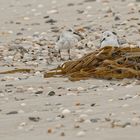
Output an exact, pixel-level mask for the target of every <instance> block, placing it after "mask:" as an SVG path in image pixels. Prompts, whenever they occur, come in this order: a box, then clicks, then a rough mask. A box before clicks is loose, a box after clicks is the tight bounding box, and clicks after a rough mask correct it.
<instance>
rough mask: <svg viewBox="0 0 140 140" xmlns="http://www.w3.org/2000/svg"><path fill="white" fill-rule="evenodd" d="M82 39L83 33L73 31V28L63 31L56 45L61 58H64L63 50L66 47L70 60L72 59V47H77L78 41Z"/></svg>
mask: <svg viewBox="0 0 140 140" xmlns="http://www.w3.org/2000/svg"><path fill="white" fill-rule="evenodd" d="M81 39H83V37H82V35H80V34H79V33H77V32H75V31H73V30H72V29H69V30H66V31H64V32H62V34H61V35H60V36H59V37H58V39H57V42H56V45H55V49H56V50H58V52H59V55H60V58H61V59H63V58H62V56H61V51H62V50H64V49H65V50H67V52H68V56H69V60H70V59H71V55H70V49H71V48H73V47H75V46H76V45H77V43H78V41H80V40H81Z"/></svg>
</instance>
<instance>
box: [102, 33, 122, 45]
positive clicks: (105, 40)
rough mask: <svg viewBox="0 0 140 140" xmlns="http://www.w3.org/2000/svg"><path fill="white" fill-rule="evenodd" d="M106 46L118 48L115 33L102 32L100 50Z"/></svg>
mask: <svg viewBox="0 0 140 140" xmlns="http://www.w3.org/2000/svg"><path fill="white" fill-rule="evenodd" d="M106 46H112V47H119V42H118V37H117V34H116V33H115V32H111V31H105V32H103V34H102V39H101V48H103V47H106Z"/></svg>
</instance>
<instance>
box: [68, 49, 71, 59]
mask: <svg viewBox="0 0 140 140" xmlns="http://www.w3.org/2000/svg"><path fill="white" fill-rule="evenodd" d="M68 55H69V60H71V57H70V49H68Z"/></svg>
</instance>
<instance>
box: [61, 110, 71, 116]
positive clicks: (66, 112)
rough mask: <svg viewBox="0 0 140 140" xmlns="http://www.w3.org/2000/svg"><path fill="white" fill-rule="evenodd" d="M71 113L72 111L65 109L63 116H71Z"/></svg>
mask: <svg viewBox="0 0 140 140" xmlns="http://www.w3.org/2000/svg"><path fill="white" fill-rule="evenodd" d="M70 113H71V111H70V110H69V109H64V110H63V111H62V114H63V115H69V114H70Z"/></svg>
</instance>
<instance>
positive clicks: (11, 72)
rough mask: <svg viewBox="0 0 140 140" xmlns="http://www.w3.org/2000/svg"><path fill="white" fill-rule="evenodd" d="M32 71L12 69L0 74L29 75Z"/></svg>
mask: <svg viewBox="0 0 140 140" xmlns="http://www.w3.org/2000/svg"><path fill="white" fill-rule="evenodd" d="M31 71H32V69H14V70H7V71H3V72H0V74H14V73H30V72H31Z"/></svg>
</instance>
